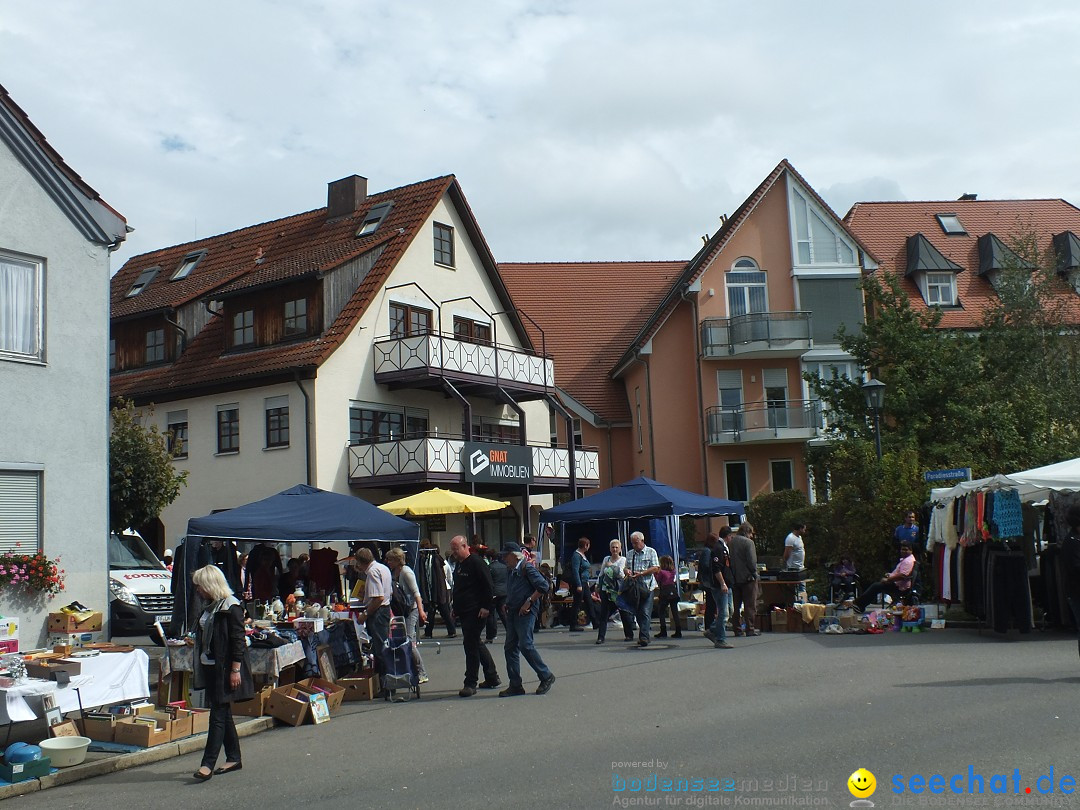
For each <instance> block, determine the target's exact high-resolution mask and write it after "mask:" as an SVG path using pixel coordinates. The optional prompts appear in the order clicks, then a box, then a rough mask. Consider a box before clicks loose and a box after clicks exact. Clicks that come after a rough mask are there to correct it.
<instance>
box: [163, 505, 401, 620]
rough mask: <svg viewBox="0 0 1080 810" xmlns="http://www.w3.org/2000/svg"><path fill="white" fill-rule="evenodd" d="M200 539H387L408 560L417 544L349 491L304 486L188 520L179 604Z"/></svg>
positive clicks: (392, 519) (188, 590)
mask: <svg viewBox="0 0 1080 810" xmlns="http://www.w3.org/2000/svg"><path fill="white" fill-rule="evenodd" d="M204 538H213V539H218V540H247V541H254V542H259V541H267V542H272V543H332V542H348V543H355V542H358V541H362V540H374V541H384V542H387V541H388V542H392V543H406V544H411V548H410V549H409V551H410V555H409V556H410V558H413V557H415V552H416V548H417V547H418V546H419V543H420V527H419V526H418V525H417V524H415V523H412V522H411V521H408V520H402V519H401V518H399V517H396V516H395V515H391V514H390V513H389V512H385V511H383V510H382V509H379V508H378V507H377V506H373V505H372V504H370V503H368V502H367V501H363V500H360V499H359V498H357V497H354V496H352V495H340V494H338V493H336V492H327V491H326V490H322V489H318V488H317V487H311V486H307V485H306V484H298V485H297V486H295V487H292V488H291V489H287V490H285V491H284V492H279V493H278V494H277V495H271V496H270V497H269V498H264V499H263V500H261V501H255V502H253V503H249V504H245V505H243V506H237V507H236V508H235V509H228V510H226V511H224V512H215V513H214V514H212V515H206V516H205V517H200V518H192V519H191V520H189V521H188V530H187V541H186V542H185V543H184V562H185V566H184V570H185V572H186V573H187V577H188V581H187V588H186V594H185V595H186V600H185V605H190V604H191V593H192V590H193V588H192V584H191V574H192V572H193V571H194V568H195V566H196V564H197V560H198V554H199V549H200V546H201V541H202V539H204ZM193 540H194V541H195V542H192V541H193ZM178 612H179V611H178Z"/></svg>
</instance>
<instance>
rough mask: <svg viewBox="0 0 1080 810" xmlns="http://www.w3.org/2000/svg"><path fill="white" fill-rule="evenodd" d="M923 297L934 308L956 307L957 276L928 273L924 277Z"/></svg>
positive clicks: (953, 274)
mask: <svg viewBox="0 0 1080 810" xmlns="http://www.w3.org/2000/svg"><path fill="white" fill-rule="evenodd" d="M923 286H924V287H925V289H924V291H923V297H925V298H926V303H927V304H929V305H930V306H932V307H951V306H955V305H956V274H955V273H926V274H925V275H924V277H923Z"/></svg>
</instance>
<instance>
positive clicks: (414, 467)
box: [348, 436, 600, 487]
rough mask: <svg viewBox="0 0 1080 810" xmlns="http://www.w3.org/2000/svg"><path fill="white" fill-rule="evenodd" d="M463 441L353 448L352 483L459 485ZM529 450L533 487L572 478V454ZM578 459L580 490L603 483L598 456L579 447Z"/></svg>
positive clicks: (436, 440) (430, 438) (412, 440)
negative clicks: (413, 482) (409, 482)
mask: <svg viewBox="0 0 1080 810" xmlns="http://www.w3.org/2000/svg"><path fill="white" fill-rule="evenodd" d="M478 441H490V440H488V439H478ZM464 443H465V442H464V440H463V439H460V438H444V437H437V436H426V437H417V438H406V439H400V440H391V441H375V442H365V443H362V444H351V445H349V447H348V458H349V482H350V483H352V484H357V485H366V484H372V483H379V482H393V481H399V482H405V481H415V482H424V481H433V482H438V481H441V482H449V483H460V482H462V481H463V480H464V477H463V470H462V467H461V449H462V447H463V446H464ZM528 447H529V448H530V449H531V450H532V465H533V481H534V483H537V484H546V485H549V486H554V485H558V484H561V483H565V482H568V481H569V480H570V453H569V452H568V451H567V449H566V448H565V447H548V446H546V445H528ZM574 459H575V461H576V464H577V470H576V472H577V483H578V486H584V487H595V486H597V485H598V484H599V482H600V456H599V453H598V452H597V451H596V450H593V449H578V450H575V453H574Z"/></svg>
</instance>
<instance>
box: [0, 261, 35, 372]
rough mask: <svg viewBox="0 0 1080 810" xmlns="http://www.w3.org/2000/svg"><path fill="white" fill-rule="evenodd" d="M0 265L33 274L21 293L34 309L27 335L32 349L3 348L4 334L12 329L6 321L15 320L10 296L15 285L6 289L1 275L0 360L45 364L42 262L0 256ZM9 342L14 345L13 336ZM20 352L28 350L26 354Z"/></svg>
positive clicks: (24, 347)
mask: <svg viewBox="0 0 1080 810" xmlns="http://www.w3.org/2000/svg"><path fill="white" fill-rule="evenodd" d="M0 264H10V265H13V266H16V267H20V266H21V267H23V268H26V269H29V270H30V271H31V273H32V274H33V278H32V279H31V281H30V285H29V289H28V290H24V292H26V293H29V295H31V296H33V302H32V303H31V304H30V306H31V307H32V308H33V313H32V314H31V317H32V318H33V323H32V324H31V326H30V331H31V332H32V334H31V335H30V340H31V345H29V346H21V347H19V349H16V348H14V346H11V347H8V346H5V345H4V342H5V341H6V340H7V338H6V337H5V333H6V332H7V331H8V330H10V331H11V332H14V327H13V326H11V325H9V320H8V319H9V318H10V319H11V320H12V321H13V320H14V319H15V312H14V307H15V298H14V296H13V288H14V284H15V282H14V281H12V282H11V287H10V288H8V287H7V286H6V285H5V284H4V275H3V274H0V359H3V360H17V361H22V362H30V363H43V362H45V262H44V261H43V260H40V259H33V258H31V257H29V256H16V255H14V254H11V253H3V252H0ZM24 303H25V302H24ZM8 307H11V308H12V311H11V312H8V310H7V308H8ZM11 339H12V341H13V342H14V334H12V336H11ZM22 349H28V351H23V350H22Z"/></svg>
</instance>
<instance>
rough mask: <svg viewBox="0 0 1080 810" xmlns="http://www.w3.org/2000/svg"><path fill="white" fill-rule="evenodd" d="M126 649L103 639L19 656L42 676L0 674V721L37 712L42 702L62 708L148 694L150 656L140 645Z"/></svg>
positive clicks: (31, 716)
mask: <svg viewBox="0 0 1080 810" xmlns="http://www.w3.org/2000/svg"><path fill="white" fill-rule="evenodd" d="M124 649H125V650H126V651H124V652H109V651H108V647H107V646H106V645H102V648H99V649H83V650H77V651H75V652H74V653H72V654H71V655H70V656H63V655H57V654H48V653H36V654H33V655H35V657H33V658H31V659H30V660H26V658H24V657H22V656H20V658H22V660H23V664H24V669H26V670H28V671H29V672H36V673H38V674H40V675H44V676H46V677H31V676H30V675H29V674H27V675H26V676H24V677H22V678H11V677H0V696H2V698H3V699H2V700H0V723H17V722H23V721H26V720H33V719H35V718H37V717H41V716H43V710H44V704H45V703H51V704H52V705H53V706H55V707H56V708H58V709H59V710H60V711H61V713H64V714H66V713H68V712H72V711H75V710H76V709H90V708H96V707H99V706H106V705H109V704H112V703H120V702H123V701H130V700H137V699H140V698H147V697H149V695H150V689H149V684H148V671H149V666H150V659H149V656H147V654H146V653H145V652H144V651H142V650H136V649H130V648H124ZM10 657H11V656H10V655H9V656H5V659H9V658H10ZM46 696H50V697H49V699H46Z"/></svg>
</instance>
